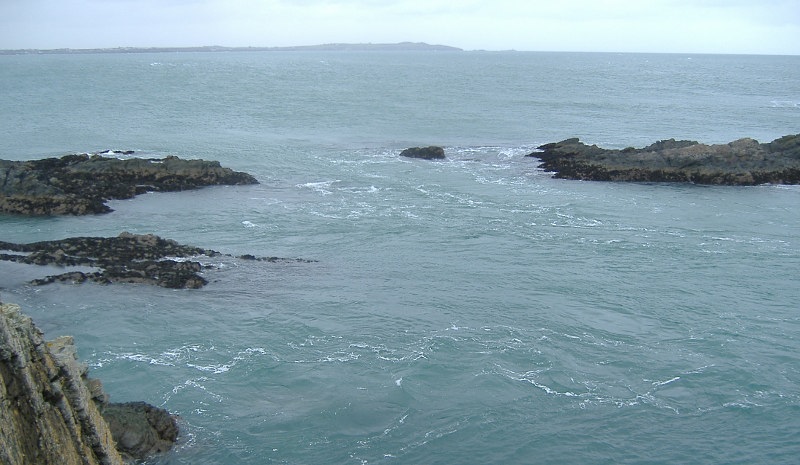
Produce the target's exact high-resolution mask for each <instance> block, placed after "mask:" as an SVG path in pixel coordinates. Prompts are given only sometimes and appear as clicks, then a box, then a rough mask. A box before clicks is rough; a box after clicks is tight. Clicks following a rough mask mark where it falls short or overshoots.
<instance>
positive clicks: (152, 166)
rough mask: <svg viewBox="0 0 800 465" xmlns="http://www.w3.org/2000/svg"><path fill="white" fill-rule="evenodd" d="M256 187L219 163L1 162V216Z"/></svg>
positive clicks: (81, 210)
mask: <svg viewBox="0 0 800 465" xmlns="http://www.w3.org/2000/svg"><path fill="white" fill-rule="evenodd" d="M104 153H111V152H104ZM113 153H117V152H113ZM122 153H125V154H129V153H130V152H122ZM257 183H258V181H257V180H256V179H255V178H254V177H252V176H251V175H249V174H247V173H242V172H237V171H233V170H231V169H229V168H223V167H221V166H220V164H219V162H216V161H205V160H183V159H180V158H178V157H166V158H164V159H143V158H130V159H118V158H108V157H103V156H100V155H96V154H95V155H88V154H80V155H67V156H64V157H61V158H46V159H42V160H32V161H9V160H0V213H14V214H23V215H86V214H93V213H106V212H109V211H111V208H110V207H108V205H106V204H105V202H106V201H107V200H111V199H128V198H131V197H134V196H135V195H137V194H141V193H144V192H167V191H182V190H189V189H197V188H200V187H204V186H211V185H238V184H257Z"/></svg>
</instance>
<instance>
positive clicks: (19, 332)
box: [0, 303, 178, 465]
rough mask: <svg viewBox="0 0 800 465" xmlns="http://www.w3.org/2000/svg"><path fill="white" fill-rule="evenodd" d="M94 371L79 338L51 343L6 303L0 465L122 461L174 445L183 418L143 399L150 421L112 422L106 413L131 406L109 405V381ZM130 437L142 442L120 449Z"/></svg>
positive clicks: (1, 321)
mask: <svg viewBox="0 0 800 465" xmlns="http://www.w3.org/2000/svg"><path fill="white" fill-rule="evenodd" d="M87 374H88V368H87V366H86V365H85V364H82V363H80V362H79V361H78V357H77V349H76V348H75V343H74V340H73V338H71V337H68V336H64V337H60V338H58V339H56V340H54V341H50V342H45V340H44V336H43V334H42V332H41V331H40V330H39V329H38V328H37V327H36V326H35V325H34V324H33V322H32V321H31V319H30V317H28V316H26V315H24V314H22V312H21V311H20V308H19V306H17V305H13V304H1V303H0V405H1V408H0V463H2V464H9V465H12V464H13V465H122V464H123V463H125V462H124V460H143V459H146V458H148V457H150V456H151V455H153V454H154V453H158V452H164V451H166V450H169V449H170V448H171V447H172V445H173V444H174V443H175V440H176V439H177V435H178V429H177V423H176V422H175V419H174V418H173V417H172V416H171V415H170V414H169V413H168V412H166V411H165V410H163V409H157V408H156V407H153V406H149V405H147V404H144V403H137V404H135V405H136V407H135V408H134V409H133V411H134V412H146V413H145V417H146V420H145V422H144V423H142V422H141V421H129V422H128V421H126V422H125V423H124V424H122V425H121V426H119V427H118V428H116V427H115V428H111V427H109V422H108V421H107V420H106V419H105V418H104V415H105V413H101V412H103V410H104V409H105V408H109V407H110V406H115V405H122V406H123V407H121V408H122V409H123V410H126V409H128V407H126V406H127V405H129V404H108V398H109V397H108V395H107V394H106V393H105V392H104V391H103V388H102V383H100V381H99V380H96V379H91V378H89V377H88V376H87ZM110 408H111V409H112V410H115V411H116V409H117V407H110ZM137 414H138V413H137ZM129 437H141V438H143V439H142V440H140V441H138V442H137V444H138V447H136V448H134V449H132V450H128V449H127V448H125V449H122V450H118V448H117V444H126V440H127V438H129ZM145 438H146V439H145Z"/></svg>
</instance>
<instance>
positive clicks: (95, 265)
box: [0, 232, 218, 289]
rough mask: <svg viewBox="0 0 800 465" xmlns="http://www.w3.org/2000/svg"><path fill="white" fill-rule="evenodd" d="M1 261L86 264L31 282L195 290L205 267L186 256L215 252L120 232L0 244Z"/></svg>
mask: <svg viewBox="0 0 800 465" xmlns="http://www.w3.org/2000/svg"><path fill="white" fill-rule="evenodd" d="M0 251H8V252H13V253H0V260H6V261H14V262H18V263H26V264H31V265H56V266H60V267H90V268H92V269H93V271H86V270H73V271H68V272H65V273H61V274H58V275H54V276H48V277H46V278H42V279H37V280H35V281H33V284H36V285H41V284H48V283H52V282H56V281H63V282H78V283H80V282H84V281H94V282H98V283H102V284H109V283H112V282H121V283H138V284H154V285H157V286H161V287H168V288H175V289H182V288H191V289H196V288H199V287H202V286H204V285H205V284H207V281H206V280H205V279H204V278H203V277H202V276H200V274H199V273H200V271H202V268H203V266H202V265H201V264H200V262H198V261H195V260H187V258H190V257H197V256H200V255H206V256H214V255H217V254H218V252H215V251H213V250H206V249H201V248H199V247H191V246H186V245H181V244H178V243H177V242H175V241H173V240H169V239H162V238H160V237H158V236H155V235H153V234H130V233H127V232H123V233H121V234H120V235H119V236H117V237H73V238H68V239H62V240H56V241H43V242H34V243H30V244H14V243H10V242H0Z"/></svg>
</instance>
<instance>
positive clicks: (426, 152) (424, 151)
mask: <svg viewBox="0 0 800 465" xmlns="http://www.w3.org/2000/svg"><path fill="white" fill-rule="evenodd" d="M400 156H401V157H409V158H422V159H424V160H441V159H443V158H445V156H444V149H443V148H442V147H437V146H433V145H432V146H430V147H411V148H408V149H405V150H403V151H402V152H400Z"/></svg>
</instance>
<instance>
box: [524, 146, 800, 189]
mask: <svg viewBox="0 0 800 465" xmlns="http://www.w3.org/2000/svg"><path fill="white" fill-rule="evenodd" d="M528 156H529V157H536V158H538V159H540V160H541V164H540V165H539V166H540V167H541V168H543V169H545V170H547V171H552V172H554V173H555V177H557V178H564V179H580V180H591V181H634V182H690V183H695V184H722V185H748V186H749V185H758V184H800V134H797V135H788V136H784V137H781V138H779V139H776V140H774V141H772V142H769V143H763V144H762V143H759V142H758V141H757V140H754V139H739V140H736V141H734V142H731V143H728V144H715V145H706V144H701V143H699V142H696V141H686V140H682V141H676V140H674V139H669V140H663V141H660V142H656V143H654V144H652V145H649V146H647V147H644V148H641V149H637V148H633V147H629V148H626V149H622V150H610V149H603V148H600V147H598V146H596V145H586V144H584V143H583V142H581V141H580V140H578V139H577V138H575V139H567V140H564V141H561V142H556V143H552V144H546V145H542V146H541V147H539V148H538V151H536V152H533V153H531V154H529V155H528Z"/></svg>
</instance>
